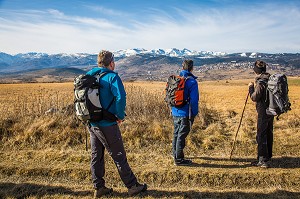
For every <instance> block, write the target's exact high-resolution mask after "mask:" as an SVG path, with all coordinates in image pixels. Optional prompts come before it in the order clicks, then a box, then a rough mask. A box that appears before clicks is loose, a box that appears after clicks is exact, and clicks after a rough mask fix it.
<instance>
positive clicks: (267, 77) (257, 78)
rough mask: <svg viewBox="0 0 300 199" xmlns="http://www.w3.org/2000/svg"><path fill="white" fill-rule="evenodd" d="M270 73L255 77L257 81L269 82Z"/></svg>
mask: <svg viewBox="0 0 300 199" xmlns="http://www.w3.org/2000/svg"><path fill="white" fill-rule="evenodd" d="M269 77H270V74H269V73H262V74H260V76H258V77H256V78H255V81H264V82H267V81H268V80H269Z"/></svg>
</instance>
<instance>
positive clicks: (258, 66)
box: [253, 60, 267, 74]
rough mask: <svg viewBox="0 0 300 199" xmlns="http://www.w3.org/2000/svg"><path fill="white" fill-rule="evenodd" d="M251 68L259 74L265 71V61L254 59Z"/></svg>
mask: <svg viewBox="0 0 300 199" xmlns="http://www.w3.org/2000/svg"><path fill="white" fill-rule="evenodd" d="M253 70H254V72H255V73H257V74H261V73H264V72H266V70H267V64H266V62H264V61H261V60H256V61H255V63H254V67H253Z"/></svg>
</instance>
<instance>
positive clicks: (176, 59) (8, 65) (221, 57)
mask: <svg viewBox="0 0 300 199" xmlns="http://www.w3.org/2000/svg"><path fill="white" fill-rule="evenodd" d="M113 53H114V55H115V58H116V59H115V60H116V62H117V65H118V66H119V67H120V68H122V67H123V68H124V67H125V68H126V67H138V68H139V70H141V67H142V66H145V67H148V66H151V67H152V68H155V67H161V66H162V65H165V66H171V65H172V66H178V65H181V63H182V60H183V59H185V58H188V59H193V60H194V64H195V65H196V66H202V65H205V64H218V63H230V62H235V63H241V62H253V61H254V60H255V59H263V60H265V61H267V62H268V63H276V64H281V65H282V66H291V67H296V68H300V64H299V62H300V54H299V53H296V54H291V53H280V54H267V53H257V52H241V53H232V54H229V53H225V52H213V51H195V50H189V49H186V48H184V49H182V50H180V49H177V48H171V49H152V50H146V49H143V48H134V49H125V50H117V51H115V52H113ZM96 65H97V53H95V54H90V53H73V54H66V53H59V54H47V53H37V52H30V53H19V54H16V55H10V54H7V53H3V52H0V73H3V74H8V73H13V72H18V71H29V70H40V69H47V68H66V67H72V68H79V69H86V68H90V67H92V66H96Z"/></svg>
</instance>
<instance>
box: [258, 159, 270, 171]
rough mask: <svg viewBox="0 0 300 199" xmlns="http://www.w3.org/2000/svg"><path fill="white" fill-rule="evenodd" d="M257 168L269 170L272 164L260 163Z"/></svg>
mask: <svg viewBox="0 0 300 199" xmlns="http://www.w3.org/2000/svg"><path fill="white" fill-rule="evenodd" d="M256 166H258V167H261V168H265V169H267V168H269V167H270V164H269V162H266V161H259V162H258V163H257V165H256Z"/></svg>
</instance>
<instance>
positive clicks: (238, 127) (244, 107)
mask: <svg viewBox="0 0 300 199" xmlns="http://www.w3.org/2000/svg"><path fill="white" fill-rule="evenodd" d="M249 95H250V93H249V92H248V94H247V98H246V101H245V105H244V109H243V112H242V116H241V119H240V123H239V126H238V128H237V131H236V134H235V137H234V141H233V145H232V149H231V152H230V157H229V159H230V160H231V156H232V153H233V150H234V147H235V142H236V138H237V134H238V132H239V130H240V127H241V124H242V119H243V116H244V112H245V108H246V104H247V101H248V97H249Z"/></svg>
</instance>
